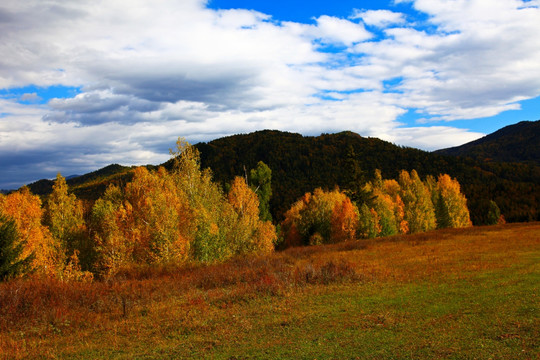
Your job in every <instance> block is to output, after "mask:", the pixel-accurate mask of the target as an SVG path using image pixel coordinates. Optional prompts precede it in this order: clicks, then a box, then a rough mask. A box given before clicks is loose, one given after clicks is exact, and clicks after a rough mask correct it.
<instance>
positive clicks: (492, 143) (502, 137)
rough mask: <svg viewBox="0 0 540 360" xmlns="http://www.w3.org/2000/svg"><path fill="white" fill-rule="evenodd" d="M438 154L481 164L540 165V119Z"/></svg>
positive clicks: (439, 151)
mask: <svg viewBox="0 0 540 360" xmlns="http://www.w3.org/2000/svg"><path fill="white" fill-rule="evenodd" d="M436 152H437V153H438V154H444V155H454V156H467V157H471V158H473V159H477V160H481V161H499V162H501V161H503V162H524V163H532V164H535V165H539V166H540V120H537V121H522V122H520V123H518V124H514V125H510V126H506V127H504V128H502V129H500V130H498V131H496V132H494V133H492V134H489V135H487V136H484V137H483V138H481V139H478V140H475V141H472V142H470V143H467V144H464V145H461V146H456V147H452V148H448V149H442V150H438V151H436Z"/></svg>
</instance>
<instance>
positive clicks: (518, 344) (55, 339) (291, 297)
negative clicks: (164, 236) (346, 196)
mask: <svg viewBox="0 0 540 360" xmlns="http://www.w3.org/2000/svg"><path fill="white" fill-rule="evenodd" d="M539 284H540V223H527V224H506V225H498V226H489V227H471V228H464V229H445V230H437V231H431V232H427V233H421V234H415V235H398V236H392V237H386V238H378V239H371V240H358V241H348V242H345V243H339V244H334V245H320V246H311V247H296V248H290V249H288V250H285V251H281V252H275V253H273V254H270V255H265V256H255V255H253V256H252V255H249V256H242V257H237V258H233V259H232V260H228V261H226V262H224V263H219V264H213V265H200V264H193V265H185V266H182V267H175V266H161V267H157V268H156V267H144V266H141V267H138V268H131V269H129V270H126V271H123V272H120V273H118V274H117V275H116V276H115V278H113V279H110V280H108V281H93V282H62V281H60V280H56V279H51V278H48V279H45V278H39V277H33V278H28V279H19V280H13V281H9V282H6V283H1V284H0V358H2V359H23V358H32V359H34V358H36V359H101V358H103V359H111V358H112V359H133V358H137V359H168V358H171V359H177V358H183V359H190V358H193V359H200V358H210V359H261V358H262V359H279V358H282V359H290V358H298V359H538V358H539V356H540V355H539V354H540V310H539V300H540V299H539V295H540V291H539V290H540V289H539Z"/></svg>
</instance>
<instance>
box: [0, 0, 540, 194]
mask: <svg viewBox="0 0 540 360" xmlns="http://www.w3.org/2000/svg"><path fill="white" fill-rule="evenodd" d="M393 2H394V3H395V4H398V3H400V4H399V7H400V9H402V8H403V7H404V6H409V7H411V8H414V11H416V12H419V13H421V14H422V15H424V16H419V17H417V18H416V19H415V20H414V22H412V21H411V20H410V18H409V15H405V14H404V13H401V12H394V11H390V10H354V9H351V12H352V14H353V15H352V16H351V17H349V18H347V19H344V18H338V17H333V16H328V15H320V16H318V17H317V18H315V19H314V22H313V23H311V24H303V23H297V22H280V21H279V20H277V19H273V18H272V17H271V14H262V13H260V12H256V11H251V10H242V9H234V10H214V9H209V8H207V6H206V5H207V1H205V0H183V1H173V0H163V1H159V2H148V1H145V0H133V1H130V2H129V6H126V3H124V2H114V1H107V0H97V1H96V0H79V1H76V2H65V1H60V0H51V1H47V2H46V3H44V2H42V1H38V0H28V1H18V0H5V1H2V3H1V4H0V33H1V34H2V42H0V52H1V53H2V54H3V56H2V57H1V58H0V89H7V91H9V89H12V88H18V87H24V86H28V85H34V86H36V87H48V86H62V85H64V86H70V87H76V88H78V89H80V93H79V94H77V95H75V96H73V97H67V98H57V99H51V100H50V101H49V102H48V103H47V104H45V105H41V104H39V102H40V99H39V97H40V94H39V92H38V93H33V92H26V93H24V94H23V95H18V96H17V98H14V97H9V96H3V97H1V96H0V151H1V154H2V155H0V164H3V165H4V166H3V172H2V179H0V183H3V182H5V181H6V180H5V179H7V178H8V177H9V176H14V175H13V174H15V173H18V172H21V171H22V170H21V169H22V168H23V167H24V166H26V167H27V168H28V169H30V168H32V169H33V170H32V171H34V170H36V169H40V171H42V172H43V171H45V170H47V171H49V170H51V169H53V168H55V169H56V170H54V171H53V172H52V176H54V174H55V172H56V171H57V170H61V169H66V170H67V169H78V170H77V171H75V170H73V171H69V173H73V172H82V171H85V170H92V168H94V169H95V168H96V167H99V166H104V165H107V164H108V163H110V162H120V163H125V164H135V163H159V162H160V161H162V160H164V159H166V158H167V157H168V155H167V149H168V147H170V146H171V144H174V140H175V138H176V137H177V136H179V135H182V136H186V137H187V138H188V139H189V140H190V141H193V142H195V141H206V140H211V139H213V138H216V137H219V136H223V135H230V134H234V133H241V132H249V131H254V130H260V129H264V128H272V129H281V130H287V131H296V132H301V133H303V134H310V135H316V134H319V133H321V132H332V131H341V130H352V131H357V132H359V133H360V134H362V135H365V136H377V137H381V138H383V139H386V140H389V141H393V142H396V143H398V144H404V145H410V146H418V147H421V148H424V149H434V148H436V147H439V148H440V147H446V146H455V145H459V144H461V143H464V142H467V141H469V140H473V139H474V138H477V137H479V136H481V135H482V134H480V133H476V132H470V131H467V130H463V129H455V128H453V127H451V124H452V123H451V122H450V121H452V120H457V119H474V118H480V117H486V116H492V115H496V114H499V113H500V112H502V111H507V110H515V109H519V107H520V105H519V101H521V100H525V99H531V98H535V97H538V96H540V37H538V36H536V34H538V33H540V22H539V21H538V19H539V18H540V9H539V8H538V6H539V3H538V1H537V0H535V1H521V0H493V1H489V2H487V1H484V0H468V1H464V0H453V1H447V0H414V1H412V0H410V1H409V0H406V1H405V0H401V1H397V0H394V1H393ZM418 19H424V20H422V21H423V22H422V21H420V22H419V20H418ZM23 103H24V104H23ZM408 109H415V111H416V112H417V113H418V114H419V116H420V117H421V118H422V119H421V120H419V121H418V124H417V125H415V126H413V127H406V126H404V124H402V123H400V122H399V118H400V116H401V115H403V114H404V113H406V112H407V111H408ZM441 121H445V122H446V123H445V125H446V126H430V127H425V126H420V125H426V124H430V123H431V122H441ZM439 125H440V124H439ZM68 158H69V159H72V160H67V159H68ZM60 159H61V160H60ZM25 164H26V165H25ZM66 164H68V165H66ZM77 166H79V167H77ZM4 169H5V171H4ZM36 171H37V170H36ZM67 171H68V170H67ZM8 173H10V174H11V175H9V176H8V175H5V174H8ZM69 173H68V174H69ZM32 174H34V175H35V174H37V172H36V173H32ZM25 179H26V178H25ZM25 181H26V180H25ZM0 187H2V186H0Z"/></svg>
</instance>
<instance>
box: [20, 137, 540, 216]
mask: <svg viewBox="0 0 540 360" xmlns="http://www.w3.org/2000/svg"><path fill="white" fill-rule="evenodd" d="M196 147H197V148H198V149H199V150H200V152H201V162H202V167H203V168H206V167H209V168H211V169H212V171H213V173H214V177H215V179H216V180H218V181H219V182H220V183H221V184H222V185H223V187H224V188H227V186H228V184H229V183H230V182H231V180H232V179H233V178H234V176H238V175H241V176H243V175H244V174H245V171H246V170H247V171H249V170H250V169H252V168H254V167H255V166H256V164H257V162H258V161H264V162H265V163H266V164H267V165H268V166H269V167H270V169H271V170H272V191H273V196H272V199H271V204H270V206H271V212H272V215H273V217H274V219H275V220H277V221H280V220H281V219H282V216H283V214H284V212H285V211H286V210H287V209H288V208H289V207H290V206H291V204H292V203H293V202H294V201H296V200H297V199H298V198H299V197H301V196H302V195H303V194H304V193H306V192H311V191H313V190H314V189H315V188H317V187H321V188H323V189H329V190H332V189H333V188H335V187H336V186H339V187H340V188H341V189H348V188H350V186H351V184H354V183H362V184H363V183H364V182H365V181H369V180H370V179H371V178H372V177H373V174H374V171H375V169H380V170H381V172H382V176H383V177H384V178H388V179H392V178H397V176H398V174H399V172H400V171H401V170H402V169H404V170H407V171H411V170H413V169H415V170H416V171H417V172H418V173H419V175H420V176H421V177H422V178H425V177H426V176H427V175H433V176H435V177H436V176H438V175H439V174H441V173H447V174H449V175H451V176H452V177H454V178H457V179H458V181H459V182H460V184H461V185H462V190H463V192H464V193H465V195H466V197H467V199H468V206H469V209H470V211H471V219H472V221H473V223H474V224H483V223H485V221H486V219H485V215H486V213H487V208H488V207H489V202H490V200H494V201H496V203H497V204H498V205H499V207H500V209H501V212H502V214H504V216H505V217H506V220H507V221H509V222H518V221H532V220H538V219H540V183H539V181H538V179H540V166H535V165H531V164H523V163H500V162H489V163H488V162H483V161H478V160H474V159H471V158H461V157H455V156H448V155H442V154H439V153H430V152H426V151H422V150H418V149H414V148H407V147H400V146H396V145H394V144H391V143H389V142H386V141H383V140H380V139H377V138H365V137H362V136H360V135H358V134H355V133H352V132H342V133H338V134H323V135H320V136H316V137H313V136H302V135H300V134H294V133H287V132H281V131H270V130H265V131H258V132H254V133H250V134H243V135H234V136H228V137H224V138H220V139H216V140H213V141H210V142H208V143H199V144H197V145H196ZM163 165H164V166H165V167H168V168H170V167H171V166H172V162H170V161H169V162H167V163H165V164H163ZM150 168H155V167H154V166H150ZM131 175H132V173H131V168H128V167H123V166H120V165H111V166H108V167H106V168H103V169H101V170H98V171H96V172H93V173H90V174H87V175H83V176H79V177H76V178H74V179H70V180H68V181H67V183H68V184H69V185H70V187H71V191H72V192H74V193H75V194H76V195H77V196H79V197H80V198H82V199H88V200H96V199H97V198H99V197H100V196H101V194H103V192H104V191H105V189H106V187H107V184H109V183H110V182H114V183H116V184H120V185H121V184H125V183H126V182H127V181H129V180H130V178H131ZM51 187H52V181H49V180H41V181H39V182H37V183H34V184H31V185H30V189H31V190H32V192H34V193H37V194H40V195H46V194H47V193H48V192H50V189H51Z"/></svg>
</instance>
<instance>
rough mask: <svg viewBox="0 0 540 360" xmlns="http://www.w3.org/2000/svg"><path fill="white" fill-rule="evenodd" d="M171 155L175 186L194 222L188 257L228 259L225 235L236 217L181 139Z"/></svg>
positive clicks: (193, 150) (195, 154)
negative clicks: (184, 199)
mask: <svg viewBox="0 0 540 360" xmlns="http://www.w3.org/2000/svg"><path fill="white" fill-rule="evenodd" d="M171 155H172V156H173V158H174V169H173V174H174V179H175V182H176V186H177V187H178V189H179V191H180V192H183V193H185V194H186V196H187V200H188V203H189V206H190V208H191V212H192V214H191V216H192V217H193V219H194V223H193V224H194V226H193V236H192V237H193V242H192V244H191V247H190V252H191V257H192V258H194V259H195V260H198V261H203V262H213V261H217V260H223V259H226V258H227V257H230V256H232V255H233V251H232V248H231V246H230V244H229V242H228V239H227V233H228V232H229V231H231V227H232V226H234V223H235V221H236V216H237V215H236V212H235V211H234V209H233V208H232V206H231V205H230V204H229V202H228V201H227V199H226V198H225V195H224V194H223V190H222V189H221V188H220V187H219V186H218V184H216V183H215V182H213V181H212V172H211V170H210V169H205V170H201V159H200V153H199V151H198V150H197V149H196V148H195V147H193V146H191V145H190V144H189V143H188V142H187V141H185V140H184V139H182V138H179V139H178V141H177V142H176V149H175V150H171Z"/></svg>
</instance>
